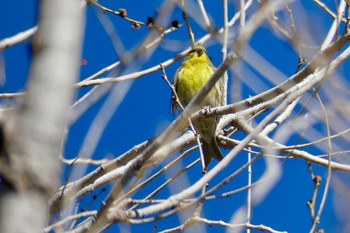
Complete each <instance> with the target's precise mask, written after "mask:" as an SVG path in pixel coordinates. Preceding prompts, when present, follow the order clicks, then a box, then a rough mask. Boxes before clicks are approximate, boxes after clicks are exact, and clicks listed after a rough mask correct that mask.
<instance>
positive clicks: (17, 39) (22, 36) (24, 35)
mask: <svg viewBox="0 0 350 233" xmlns="http://www.w3.org/2000/svg"><path fill="white" fill-rule="evenodd" d="M37 31H38V26H35V27H32V28H30V29H28V30H25V31H23V32H19V33H17V34H16V35H14V36H11V37H8V38H5V39H2V40H1V41H0V51H2V50H4V49H7V48H10V47H12V46H14V45H17V44H19V43H22V42H24V41H26V40H28V39H30V38H32V37H33V35H34V34H35V33H36V32H37Z"/></svg>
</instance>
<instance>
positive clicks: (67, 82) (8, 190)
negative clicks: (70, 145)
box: [0, 0, 84, 233]
mask: <svg viewBox="0 0 350 233" xmlns="http://www.w3.org/2000/svg"><path fill="white" fill-rule="evenodd" d="M39 10H40V17H39V26H38V31H37V33H36V35H35V37H34V39H33V54H34V56H33V61H32V65H31V70H30V74H29V80H28V83H27V86H26V89H27V94H26V98H23V99H21V101H20V103H19V104H18V106H17V109H16V110H15V111H14V113H13V115H11V116H8V117H9V120H8V121H7V122H6V138H7V145H6V152H5V151H1V155H2V156H1V157H2V158H6V159H5V160H2V161H1V163H2V164H1V165H2V166H6V168H7V169H6V170H10V171H11V172H10V173H7V174H4V173H2V174H1V176H2V177H4V178H5V179H2V181H1V185H2V188H1V189H2V192H0V195H1V196H0V206H1V209H0V211H1V213H0V216H1V218H0V231H1V232H3V233H6V232H19V231H23V229H25V230H26V231H28V232H40V231H42V229H43V228H44V226H45V225H46V223H47V201H48V197H49V195H50V194H51V193H52V192H53V190H54V189H56V188H57V186H58V183H59V175H60V164H59V160H58V158H59V154H60V152H61V150H62V144H63V141H64V135H65V130H66V128H67V122H68V119H67V114H66V113H67V110H68V108H69V106H70V104H71V101H72V99H73V95H74V89H73V88H72V85H73V83H74V82H75V81H76V79H77V77H78V73H79V67H80V65H79V60H80V56H81V45H82V35H83V25H84V17H83V13H84V12H83V8H82V7H81V6H80V2H78V1H70V0H62V1H42V2H41V5H40V7H39ZM36 30H37V29H36V28H34V29H32V30H30V31H29V32H27V33H26V34H25V35H23V34H22V35H21V36H19V37H22V39H25V38H28V36H31V35H32V34H33V33H34V32H35V31H36ZM66 35H69V36H66ZM16 39H18V37H16ZM19 41H21V40H20V39H19V40H17V41H16V43H17V42H19ZM53 103H54V104H53ZM3 171H4V170H3ZM5 184H6V185H5ZM14 216H16V217H15V218H14Z"/></svg>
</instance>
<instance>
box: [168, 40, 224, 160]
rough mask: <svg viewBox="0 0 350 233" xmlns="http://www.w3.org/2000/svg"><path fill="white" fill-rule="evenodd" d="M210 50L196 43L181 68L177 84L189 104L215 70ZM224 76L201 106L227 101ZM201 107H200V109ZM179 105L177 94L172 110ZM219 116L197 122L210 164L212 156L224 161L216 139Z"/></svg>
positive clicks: (181, 94) (177, 74)
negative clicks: (208, 52) (208, 51)
mask: <svg viewBox="0 0 350 233" xmlns="http://www.w3.org/2000/svg"><path fill="white" fill-rule="evenodd" d="M215 69H216V68H215V66H214V65H213V64H212V63H211V61H210V59H209V57H208V55H207V51H206V49H205V48H204V47H202V46H198V45H197V46H195V47H194V48H193V49H192V50H191V51H190V52H189V54H188V55H187V56H186V58H185V59H184V61H183V63H182V65H181V66H180V67H179V68H178V69H177V71H176V73H175V76H174V81H173V85H174V87H175V91H176V93H177V96H178V97H179V101H180V103H181V105H182V106H183V107H186V106H187V105H188V103H189V102H190V101H191V100H192V98H193V97H194V96H195V95H196V94H197V93H198V92H199V91H200V90H201V89H202V87H203V86H204V85H205V84H206V83H207V81H208V80H209V79H210V77H211V76H212V75H213V73H214V71H215ZM224 98H225V97H224V79H223V78H221V79H220V80H219V81H218V82H217V83H216V84H215V86H214V87H213V88H212V89H211V91H210V92H209V93H208V95H207V96H206V98H205V99H204V101H203V102H202V104H201V105H200V107H207V106H210V107H217V106H222V105H224V104H225V99H224ZM200 107H199V108H198V110H199V109H200ZM178 109H179V104H178V103H177V102H176V97H175V95H174V94H173V96H172V98H171V112H172V113H173V114H175V113H176V112H177V111H178ZM218 120H219V118H206V119H200V120H197V121H194V122H193V125H194V127H195V129H196V131H197V133H199V134H200V136H201V142H202V150H203V154H204V163H205V167H207V166H208V165H209V163H210V161H211V159H212V158H214V159H216V160H218V161H220V160H221V159H223V156H222V154H221V152H220V149H219V147H218V144H217V142H216V139H215V136H216V134H215V132H216V126H217V122H218Z"/></svg>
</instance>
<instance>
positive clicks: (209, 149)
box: [202, 137, 224, 167]
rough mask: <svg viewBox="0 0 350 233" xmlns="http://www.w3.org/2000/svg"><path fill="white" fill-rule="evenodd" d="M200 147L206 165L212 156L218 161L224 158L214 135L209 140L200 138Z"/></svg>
mask: <svg viewBox="0 0 350 233" xmlns="http://www.w3.org/2000/svg"><path fill="white" fill-rule="evenodd" d="M202 148H203V155H204V163H205V166H206V167H207V166H208V165H209V163H210V161H211V159H212V158H214V159H216V160H217V161H220V160H222V159H223V158H224V156H222V154H221V151H220V149H219V146H218V144H217V143H216V140H215V137H213V138H212V140H211V141H210V142H207V141H204V140H202Z"/></svg>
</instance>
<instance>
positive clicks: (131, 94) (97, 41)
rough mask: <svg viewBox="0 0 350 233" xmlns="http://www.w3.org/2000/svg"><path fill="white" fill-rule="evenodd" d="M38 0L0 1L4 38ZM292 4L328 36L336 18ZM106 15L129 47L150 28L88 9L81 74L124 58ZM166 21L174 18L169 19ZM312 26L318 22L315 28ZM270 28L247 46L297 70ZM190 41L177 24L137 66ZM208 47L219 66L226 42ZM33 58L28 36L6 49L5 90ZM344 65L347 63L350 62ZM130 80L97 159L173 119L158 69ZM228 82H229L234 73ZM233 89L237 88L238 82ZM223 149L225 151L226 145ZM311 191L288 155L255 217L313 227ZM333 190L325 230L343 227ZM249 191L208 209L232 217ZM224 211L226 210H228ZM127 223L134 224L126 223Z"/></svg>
mask: <svg viewBox="0 0 350 233" xmlns="http://www.w3.org/2000/svg"><path fill="white" fill-rule="evenodd" d="M99 2H100V3H101V4H102V5H104V6H106V7H109V8H111V9H114V10H118V9H119V8H125V9H126V10H127V12H128V16H129V17H130V18H133V19H136V20H140V21H146V19H147V17H148V16H156V14H157V9H158V8H159V7H160V6H161V4H162V2H163V1H160V0H157V1H135V0H130V1H108V0H101V1H99ZM191 2H193V3H195V2H194V1H191ZM229 2H230V4H229V17H230V16H232V15H233V14H234V13H235V12H236V11H237V9H238V2H239V1H229ZM324 2H325V3H327V5H328V6H329V7H330V8H331V9H334V1H331V0H328V1H324ZM37 4H38V2H37V1H25V0H14V1H1V2H0V22H2V23H1V27H0V28H1V29H0V40H1V39H3V38H6V37H9V36H12V35H14V34H16V33H18V32H21V31H23V30H26V29H29V28H31V27H33V26H35V25H36V22H37V14H38V13H37ZM204 4H205V6H206V9H207V10H208V13H209V14H210V16H211V17H212V22H215V25H216V27H218V28H219V27H221V26H222V20H221V19H222V10H221V9H222V6H221V1H214V0H208V1H204ZM293 4H294V5H293ZM293 4H291V6H292V9H293V10H295V12H298V10H300V9H302V7H304V11H303V12H302V13H300V14H299V13H295V17H296V19H295V20H296V21H298V23H300V21H301V20H305V19H306V20H307V24H308V29H309V35H311V37H312V36H313V37H312V40H313V42H314V43H315V44H316V45H317V44H319V43H320V42H321V41H322V40H323V37H324V36H325V33H326V32H327V29H328V28H329V26H330V25H331V23H332V21H331V19H330V17H329V16H328V15H326V14H325V13H324V12H322V11H321V10H320V9H319V8H318V7H316V6H315V5H314V4H313V3H312V1H302V3H298V4H296V3H293ZM301 4H304V5H301ZM252 8H253V9H255V8H256V4H255V7H252ZM251 12H252V11H250V12H248V16H250V15H249V13H251ZM306 13H307V14H306ZM281 17H282V16H281ZM284 17H285V15H284ZM168 18H169V19H170V20H172V19H177V20H179V22H180V23H181V24H184V21H183V19H182V17H181V11H180V10H179V9H176V10H175V11H174V12H173V13H172V15H171V16H169V17H168ZM101 19H102V20H107V19H109V20H110V21H108V22H109V23H111V25H113V28H114V30H115V33H116V34H118V36H119V37H120V39H121V41H122V46H123V47H124V48H125V50H130V49H134V48H136V47H137V46H138V45H139V44H140V42H141V41H142V40H143V39H144V38H145V36H146V35H147V34H148V32H149V30H148V29H147V28H145V27H141V28H140V29H139V30H132V29H131V28H130V23H128V22H126V21H124V20H123V19H121V18H120V17H118V16H115V15H111V14H106V15H104V14H101V12H100V11H99V10H98V9H97V8H96V7H94V6H90V7H89V8H88V9H87V11H86V29H85V36H84V45H83V54H82V59H84V60H86V61H87V64H86V65H83V66H82V67H81V73H80V80H83V79H85V78H87V77H88V76H90V75H92V74H94V73H96V72H97V71H99V70H100V69H102V68H104V67H106V66H108V65H110V64H112V63H114V62H116V61H117V60H119V58H118V54H117V53H116V52H115V50H114V48H113V43H112V40H111V37H110V36H109V35H108V34H107V33H106V31H105V29H104V28H103V27H102V26H101V21H100V20H101ZM166 25H169V21H168V23H167V24H166ZM191 25H192V28H193V31H194V33H195V38H196V39H199V38H201V37H202V36H204V35H205V34H206V32H205V30H203V29H202V28H201V27H200V26H199V25H198V24H196V22H195V21H193V20H191ZM310 25H312V27H311V26H310ZM235 30H236V31H237V30H238V29H237V28H235ZM271 31H272V30H271V27H270V26H269V25H268V24H267V23H265V24H263V26H262V27H260V28H259V29H258V31H257V32H256V33H255V35H254V36H253V38H252V39H251V40H250V42H249V46H250V47H251V48H253V49H254V50H255V51H257V52H259V53H260V55H261V56H263V57H264V58H265V59H266V60H267V61H269V62H270V63H271V64H273V65H274V66H275V67H276V68H277V69H278V70H279V71H280V72H282V73H283V74H284V75H285V76H286V77H290V76H291V75H292V74H293V73H294V72H295V69H296V66H297V62H298V60H297V55H296V53H295V51H294V50H293V49H292V47H291V46H290V44H289V43H288V42H287V41H285V40H283V39H281V38H279V36H278V35H277V34H276V33H273V32H271ZM302 36H304V35H302ZM305 37H307V36H305ZM234 39H235V36H234V35H233V36H232V40H234ZM309 39H310V38H309ZM306 41H309V40H306ZM315 44H313V45H315ZM188 46H189V39H188V36H187V32H186V28H185V27H182V28H179V29H178V30H177V31H176V32H173V33H170V34H169V35H167V36H166V37H165V38H164V41H163V42H162V43H161V44H160V46H159V48H158V49H157V50H156V51H155V52H154V53H153V54H152V56H151V57H149V59H147V61H144V62H143V61H136V62H135V67H136V68H135V69H137V70H142V69H145V68H148V67H152V66H155V65H157V64H159V63H160V62H162V61H165V60H167V59H169V58H172V57H174V56H175V55H176V54H177V53H179V52H181V51H183V50H184V49H185V48H187V47H188ZM205 46H207V47H208V54H209V56H210V57H211V59H212V61H213V63H214V65H216V66H218V65H219V64H220V62H221V55H220V46H219V45H218V44H217V41H215V40H212V41H210V42H209V43H207V44H205ZM309 50H310V51H309ZM314 52H315V51H313V52H312V49H310V48H308V53H307V55H308V56H309V57H308V58H312V55H311V54H312V53H314ZM30 59H31V54H30V49H29V43H28V42H24V43H22V44H19V45H16V46H14V47H11V48H9V49H6V50H5V51H2V52H0V60H1V62H4V64H5V77H1V79H0V82H1V83H0V92H1V93H14V92H18V91H23V90H25V83H26V80H27V74H28V69H29V67H30ZM179 65H180V62H178V63H176V64H174V65H172V66H170V67H168V68H166V72H167V75H168V77H169V79H171V80H172V76H173V75H174V73H175V71H176V69H177V68H178V66H179ZM243 66H244V67H245V68H244V70H245V69H248V68H246V67H247V66H246V64H243ZM342 69H344V70H346V68H342ZM128 72H130V70H125V69H124V70H118V71H116V72H111V73H109V74H108V73H107V74H104V75H102V77H106V76H113V75H116V74H117V75H121V74H126V73H128ZM250 72H252V73H253V74H255V75H256V76H257V77H259V76H260V74H258V73H257V72H255V71H250ZM229 75H230V77H231V75H232V73H231V72H230V73H229ZM48 78H49V76H48ZM262 80H263V81H262V82H264V83H265V85H266V87H272V84H271V83H268V82H267V81H265V79H263V78H262ZM240 83H241V93H239V96H241V98H247V97H248V96H249V95H254V94H257V93H256V91H255V90H254V89H253V88H252V87H249V86H248V85H247V84H245V83H244V82H243V81H240ZM129 84H130V89H129V90H128V92H127V94H126V95H125V98H124V99H123V101H122V103H121V104H120V106H119V107H118V108H117V109H116V110H115V112H114V113H113V115H112V117H111V119H110V121H109V122H108V124H107V125H106V127H105V129H104V130H103V132H102V135H101V138H100V140H99V142H98V144H97V147H96V150H95V151H94V153H93V158H94V159H101V158H105V157H114V156H118V155H120V154H122V153H124V152H125V151H127V150H129V149H130V148H132V147H133V146H134V145H136V144H139V143H141V142H143V141H145V140H148V139H151V138H153V137H154V136H155V135H157V134H159V133H160V132H162V130H164V129H165V128H166V127H167V126H168V125H169V124H170V123H171V121H172V120H173V119H174V117H173V116H172V115H171V114H170V93H171V91H170V89H169V87H168V86H167V84H166V83H165V82H164V80H163V79H162V78H161V73H160V72H156V73H153V74H150V75H146V76H144V77H142V78H140V79H137V80H135V81H134V82H130V83H129ZM229 84H231V79H230V81H229ZM117 85H119V84H117ZM259 88H260V89H259ZM90 89H91V88H89V87H88V88H82V89H80V90H79V91H78V92H77V95H76V96H77V98H78V97H81V96H82V95H83V94H84V93H86V92H87V91H88V90H90ZM262 89H263V87H258V90H260V91H264V90H262ZM230 90H231V91H232V90H235V89H230ZM230 95H231V94H229V96H230ZM107 99H108V94H107V95H104V96H103V97H102V98H101V99H100V100H99V101H97V102H96V103H95V104H93V105H92V106H91V108H89V109H88V110H87V111H86V112H85V113H84V114H83V115H82V116H81V118H79V119H78V120H77V121H76V122H74V124H73V125H72V126H71V129H70V132H69V134H68V138H67V142H66V145H65V151H64V156H65V157H66V158H74V157H75V156H77V154H78V153H79V151H82V144H83V141H84V138H85V136H86V133H87V132H88V130H89V126H90V125H91V123H92V122H93V120H94V119H95V117H96V115H97V112H98V111H99V110H101V108H102V106H103V104H104V103H105V101H106V100H107ZM229 102H230V99H229ZM0 103H1V104H2V106H5V105H10V104H12V103H13V102H12V101H11V100H9V101H5V100H1V102H0ZM239 136H242V135H239V134H238V135H237V137H239ZM224 152H225V153H227V152H226V151H224ZM195 156H198V153H197V152H195V153H193V154H192V155H190V159H188V160H185V161H183V163H186V162H187V163H188V162H189V161H192V160H193V158H195ZM172 158H173V157H172ZM245 160H246V158H245V157H244V156H243V155H242V156H239V157H238V158H237V160H235V164H232V167H231V168H230V169H235V168H236V169H237V168H238V167H239V166H240V165H242V164H243V163H244V161H245ZM215 163H216V162H213V163H212V164H211V166H214V165H215ZM264 168H265V165H264V162H263V161H262V160H261V161H258V162H257V163H256V164H254V166H253V169H254V170H253V171H254V174H253V177H255V178H258V176H259V175H260V174H261V173H262V171H263V170H264ZM92 169H94V167H92V166H91V167H89V168H88V171H89V170H92ZM195 169H197V170H195ZM195 169H193V170H191V171H190V172H189V174H188V176H187V178H188V179H189V183H192V182H194V181H195V180H197V179H198V177H200V176H201V171H200V169H201V168H200V166H199V165H198V166H196V167H195ZM314 170H315V173H317V174H319V175H321V176H325V174H326V169H323V168H319V167H317V166H315V167H314ZM65 171H67V168H65ZM171 172H174V171H170V172H169V174H171ZM223 177H225V174H219V176H218V177H216V178H215V179H214V181H213V182H214V183H216V182H215V181H218V180H220V179H222V178H223ZM164 178H165V177H163V179H164ZM245 178H246V176H245V175H241V176H239V177H238V179H237V180H234V181H233V182H231V183H230V185H229V186H226V187H224V188H223V189H222V190H221V192H223V191H225V190H226V189H227V190H230V189H233V188H238V187H240V186H242V185H244V182H245ZM158 182H160V181H158ZM155 185H156V184H155ZM323 188H324V183H323V184H322V185H321V189H323ZM150 190H151V188H150ZM145 191H147V190H145ZM177 191H180V190H177ZM312 191H313V189H312V181H311V178H310V176H309V174H308V171H307V166H306V163H305V162H304V161H301V160H297V159H296V160H289V161H288V162H286V163H285V165H284V166H283V173H282V177H281V178H280V180H279V182H278V183H277V184H276V186H275V187H274V188H273V189H272V190H271V191H270V194H268V195H267V196H266V198H265V199H264V201H263V202H262V203H260V204H259V205H257V206H256V207H255V208H254V210H253V218H252V223H253V224H264V225H266V226H270V227H272V228H273V229H276V230H281V231H282V230H285V231H288V232H308V231H309V229H310V226H311V224H310V222H311V221H310V214H309V212H308V210H307V207H306V202H307V201H308V200H309V199H310V198H311V195H312ZM168 192H169V190H167V191H164V192H162V193H160V196H159V198H162V197H163V198H165V197H166V196H167V195H169V193H168ZM139 195H140V197H141V196H142V194H139ZM332 195H333V192H332V191H331V192H330V194H329V197H328V200H327V204H326V208H325V210H324V212H323V215H322V218H321V224H320V227H321V228H324V229H325V232H337V230H339V229H338V228H337V225H338V226H339V224H340V225H341V224H342V223H340V222H339V220H338V219H337V216H336V214H335V213H334V210H333V206H332V197H333V196H332ZM245 198H246V194H245V193H241V194H238V195H234V196H231V197H229V198H223V199H219V200H215V201H209V202H207V203H206V207H205V209H204V212H203V215H204V217H207V218H208V219H212V220H218V215H219V216H220V217H222V218H224V219H223V220H225V221H229V220H230V217H231V214H230V213H232V212H233V211H232V210H233V209H238V208H239V207H240V206H241V205H242V204H244V202H245ZM318 203H319V200H318ZM226 212H227V214H225V213H226ZM176 221H177V217H176V216H173V217H171V218H170V219H169V220H166V221H164V222H161V223H159V226H158V229H159V230H161V229H164V228H165V227H166V226H172V227H174V226H176V224H174V222H176ZM125 227H126V228H128V227H127V226H125ZM152 228H153V225H152V224H148V225H147V224H146V225H141V226H137V227H135V228H132V230H133V231H134V232H136V231H141V229H142V231H144V232H151V231H152ZM116 229H118V230H116ZM206 230H207V232H225V229H223V228H221V227H206ZM118 231H120V232H123V230H122V227H121V228H117V227H112V228H111V229H110V232H118Z"/></svg>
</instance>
